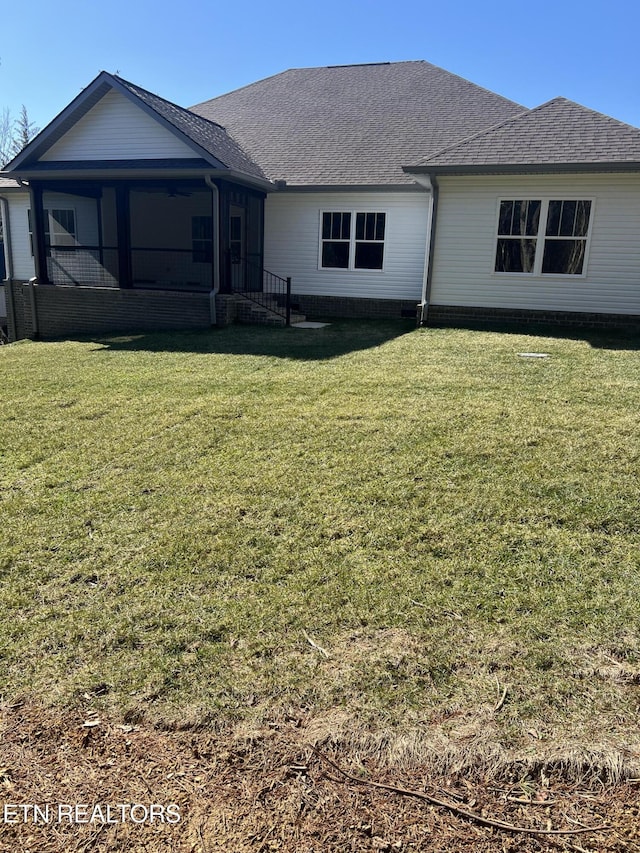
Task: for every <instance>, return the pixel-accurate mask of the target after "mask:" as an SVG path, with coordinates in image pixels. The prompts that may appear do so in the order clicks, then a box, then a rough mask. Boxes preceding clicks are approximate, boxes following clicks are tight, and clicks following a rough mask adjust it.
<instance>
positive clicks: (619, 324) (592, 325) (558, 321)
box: [427, 305, 640, 332]
mask: <svg viewBox="0 0 640 853" xmlns="http://www.w3.org/2000/svg"><path fill="white" fill-rule="evenodd" d="M456 324H461V325H473V326H479V327H480V326H487V325H511V324H514V325H519V326H530V325H542V326H574V327H579V328H583V329H626V330H628V331H639V332H640V316H639V315H637V314H588V313H585V312H582V311H527V310H524V309H519V308H471V307H467V306H462V305H431V306H430V307H429V313H428V318H427V325H429V326H455V325H456Z"/></svg>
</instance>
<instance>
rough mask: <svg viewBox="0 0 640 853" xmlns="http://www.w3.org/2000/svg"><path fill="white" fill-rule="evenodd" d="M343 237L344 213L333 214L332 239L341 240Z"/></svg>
mask: <svg viewBox="0 0 640 853" xmlns="http://www.w3.org/2000/svg"><path fill="white" fill-rule="evenodd" d="M341 237H342V214H341V213H332V214H331V239H332V240H339V239H340V238H341Z"/></svg>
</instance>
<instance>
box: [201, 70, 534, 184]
mask: <svg viewBox="0 0 640 853" xmlns="http://www.w3.org/2000/svg"><path fill="white" fill-rule="evenodd" d="M191 109H192V111H193V112H195V113H197V114H198V115H200V116H204V117H205V118H208V119H211V120H212V121H215V122H219V123H220V124H222V125H224V127H225V128H226V129H227V130H228V132H229V133H231V134H232V136H233V138H234V139H235V140H236V141H237V142H238V143H239V144H240V145H241V146H242V147H243V149H244V150H245V151H246V152H247V153H248V154H249V155H250V157H251V158H252V159H253V160H255V161H256V162H257V163H259V164H260V166H261V167H262V170H263V172H264V173H265V174H266V176H267V177H268V178H270V179H271V180H277V179H285V180H286V181H287V182H288V183H289V184H293V185H381V184H382V185H389V184H391V185H395V184H411V183H412V182H413V179H412V178H411V177H410V176H409V175H407V174H406V173H404V172H403V171H402V168H401V167H402V164H403V163H412V162H414V163H415V162H417V160H418V159H419V158H421V157H424V156H425V154H426V153H429V152H435V151H439V150H441V149H442V148H444V147H445V146H448V145H451V144H452V143H453V142H455V141H457V140H459V139H461V138H464V137H465V136H469V135H470V134H472V133H476V132H477V131H479V130H481V129H483V128H485V127H488V126H490V125H493V124H496V123H497V122H499V121H502V120H504V119H505V118H507V117H508V116H511V115H513V114H514V113H519V112H521V111H522V109H523V107H522V106H520V105H519V104H516V103H514V102H513V101H509V100H507V99H506V98H502V97H501V96H499V95H496V94H494V93H493V92H489V91H488V90H486V89H483V88H481V87H479V86H476V85H475V84H474V83H470V82H469V81H467V80H464V79H462V78H461V77H457V76H456V75H454V74H451V73H450V72H448V71H445V70H443V69H442V68H438V67H436V66H434V65H431V64H429V63H428V62H422V61H418V62H396V63H381V64H377V65H357V66H339V67H328V68H298V69H292V70H290V71H285V72H283V73H282V74H277V75H275V76H274V77H269V78H267V79H265V80H260V81H258V82H257V83H252V84H251V85H249V86H246V87H244V88H242V89H237V90H235V91H233V92H230V93H229V94H226V95H221V96H220V97H218V98H214V99H213V100H210V101H206V102H204V103H201V104H198V105H196V106H194V107H192V108H191Z"/></svg>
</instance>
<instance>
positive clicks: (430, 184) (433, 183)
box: [415, 175, 440, 326]
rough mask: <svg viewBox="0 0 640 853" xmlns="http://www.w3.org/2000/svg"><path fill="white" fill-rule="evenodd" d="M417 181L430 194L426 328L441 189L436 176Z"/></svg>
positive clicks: (424, 282) (424, 302) (424, 297)
mask: <svg viewBox="0 0 640 853" xmlns="http://www.w3.org/2000/svg"><path fill="white" fill-rule="evenodd" d="M415 181H416V183H417V184H420V186H422V187H424V188H425V189H426V190H427V191H428V192H429V211H428V216H427V222H428V227H427V239H426V243H425V249H424V273H423V277H422V297H421V299H420V317H419V319H418V325H419V326H426V325H427V323H428V319H429V306H430V304H431V286H432V282H433V250H434V247H435V242H436V220H437V217H438V197H439V194H440V188H439V187H438V182H437V180H436V178H435V175H428V176H426V177H425V178H422V177H419V176H416V177H415Z"/></svg>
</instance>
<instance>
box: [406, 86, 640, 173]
mask: <svg viewBox="0 0 640 853" xmlns="http://www.w3.org/2000/svg"><path fill="white" fill-rule="evenodd" d="M406 162H407V161H405V163H406ZM633 163H638V164H640V130H639V129H638V128H636V127H632V126H631V125H628V124H623V123H622V122H620V121H617V120H616V119H614V118H611V117H610V116H606V115H603V114H602V113H598V112H594V111H593V110H590V109H588V108H587V107H583V106H581V105H580V104H576V103H574V102H573V101H568V100H566V99H565V98H554V99H553V100H552V101H548V102H547V103H546V104H542V105H541V106H539V107H536V108H535V109H533V110H526V111H524V112H522V113H520V114H519V115H516V116H513V117H511V118H509V119H507V120H506V121H503V122H501V123H499V124H497V125H496V126H494V127H491V128H488V129H487V130H484V131H481V132H480V133H477V134H475V135H473V136H471V137H469V138H467V139H464V140H462V141H461V142H458V143H454V144H453V145H450V146H448V147H445V148H443V149H442V150H440V151H438V152H436V153H435V154H434V153H432V154H428V155H427V156H425V157H423V158H422V159H420V160H419V161H417V162H416V164H415V166H416V167H417V170H418V171H425V170H428V169H432V168H433V169H434V170H435V169H437V168H451V169H453V168H456V167H458V168H461V169H464V170H467V171H469V170H473V169H478V168H481V167H485V168H486V167H490V166H496V167H509V166H521V165H524V166H526V165H531V166H561V165H567V164H573V165H583V166H591V165H592V166H597V165H598V164H602V165H605V164H610V165H624V164H633ZM407 168H408V169H411V168H412V167H411V166H410V165H408V166H407Z"/></svg>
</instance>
